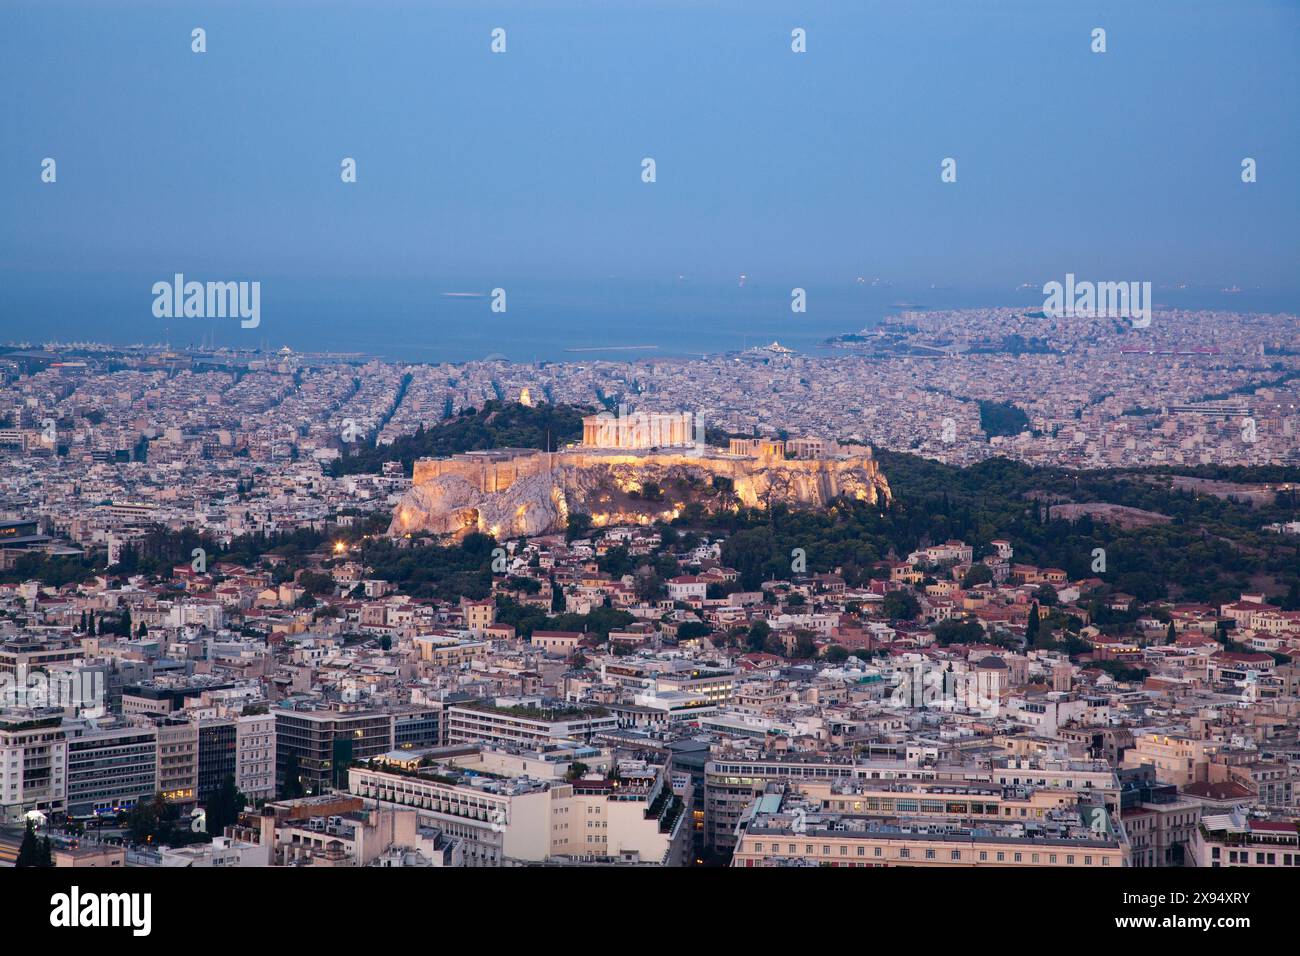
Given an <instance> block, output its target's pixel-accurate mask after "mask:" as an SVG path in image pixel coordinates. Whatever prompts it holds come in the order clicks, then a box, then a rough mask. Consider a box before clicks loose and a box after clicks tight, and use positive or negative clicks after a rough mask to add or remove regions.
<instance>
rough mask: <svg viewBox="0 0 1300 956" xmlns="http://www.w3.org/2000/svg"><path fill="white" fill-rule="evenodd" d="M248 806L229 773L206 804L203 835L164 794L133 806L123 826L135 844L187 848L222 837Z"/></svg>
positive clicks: (245, 798)
mask: <svg viewBox="0 0 1300 956" xmlns="http://www.w3.org/2000/svg"><path fill="white" fill-rule="evenodd" d="M247 806H248V798H247V797H246V796H245V795H244V794H243V793H241V792H240V791H239V789H238V788H237V787H236V786H235V778H234V777H233V776H230V775H229V774H228V775H227V776H226V778H225V780H223V781H222V783H221V786H220V787H218V788H217V789H216V790H215V791H214V792H213V793H212V795H211V796H210V797H209V798H208V801H207V802H206V803H205V804H204V805H203V812H204V829H203V831H202V832H195V831H194V830H193V829H192V827H191V824H190V823H189V821H188V820H186V819H183V818H182V817H181V811H180V807H179V806H177V805H176V804H174V803H168V802H167V799H166V798H165V797H164V796H163V795H162V794H161V793H158V794H155V795H154V798H153V799H152V800H150V801H147V802H146V801H141V802H140V803H137V804H136V805H135V806H134V807H132V808H131V809H130V810H129V811H128V812H127V813H126V819H125V821H124V824H125V827H126V832H127V835H128V836H129V837H130V838H131V840H132V842H135V843H154V844H163V845H166V846H185V845H186V844H189V843H205V842H208V841H209V840H211V839H212V837H213V836H220V835H221V834H222V833H223V832H225V829H226V827H227V826H230V825H231V824H233V823H235V822H236V821H238V819H239V814H240V813H242V812H243V811H244V808H245V807H247Z"/></svg>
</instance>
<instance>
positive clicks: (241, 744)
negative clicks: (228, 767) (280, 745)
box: [235, 714, 275, 802]
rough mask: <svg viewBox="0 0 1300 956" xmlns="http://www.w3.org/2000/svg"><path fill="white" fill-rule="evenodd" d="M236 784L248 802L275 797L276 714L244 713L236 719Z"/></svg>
mask: <svg viewBox="0 0 1300 956" xmlns="http://www.w3.org/2000/svg"><path fill="white" fill-rule="evenodd" d="M235 786H236V787H238V788H239V791H240V792H241V793H243V794H244V795H246V796H247V797H248V799H249V801H250V802H252V801H255V800H259V799H261V800H274V799H275V717H274V716H272V715H271V714H245V715H243V716H241V717H240V718H239V719H238V720H237V721H236V722H235Z"/></svg>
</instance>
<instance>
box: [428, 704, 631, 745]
mask: <svg viewBox="0 0 1300 956" xmlns="http://www.w3.org/2000/svg"><path fill="white" fill-rule="evenodd" d="M617 726H618V718H617V717H615V716H614V715H612V714H610V713H609V712H608V711H606V710H605V709H604V708H601V707H573V706H567V705H563V704H561V705H558V706H555V707H549V706H544V705H541V704H539V703H520V704H517V705H514V706H497V705H494V704H489V703H486V702H479V703H475V704H458V705H456V706H453V707H449V708H448V709H447V739H448V741H449V742H451V743H496V744H514V745H524V746H529V747H545V746H549V745H552V744H558V743H561V742H563V741H573V740H580V741H584V742H586V741H590V740H591V738H592V736H593V735H595V734H598V733H602V732H604V731H607V730H613V729H615V728H616V727H617Z"/></svg>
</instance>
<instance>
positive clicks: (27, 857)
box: [14, 820, 41, 867]
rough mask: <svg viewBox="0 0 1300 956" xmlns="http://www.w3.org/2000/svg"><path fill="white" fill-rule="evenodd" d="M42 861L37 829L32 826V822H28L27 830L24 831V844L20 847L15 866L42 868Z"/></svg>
mask: <svg viewBox="0 0 1300 956" xmlns="http://www.w3.org/2000/svg"><path fill="white" fill-rule="evenodd" d="M40 861H41V845H40V840H39V839H37V837H36V827H35V826H33V825H32V821H31V820H28V821H27V829H26V830H24V831H23V842H22V843H21V844H20V845H19V847H18V858H17V859H16V860H15V861H14V866H16V867H29V866H40V865H41V862H40Z"/></svg>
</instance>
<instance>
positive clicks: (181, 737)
mask: <svg viewBox="0 0 1300 956" xmlns="http://www.w3.org/2000/svg"><path fill="white" fill-rule="evenodd" d="M157 728H158V792H159V793H161V794H162V795H163V798H164V799H165V800H166V801H167V802H168V803H173V804H178V805H180V806H181V807H190V806H194V805H196V804H197V803H198V800H199V725H198V723H197V722H195V721H192V720H186V719H183V718H180V717H164V718H162V719H161V720H159V721H158V723H157Z"/></svg>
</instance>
